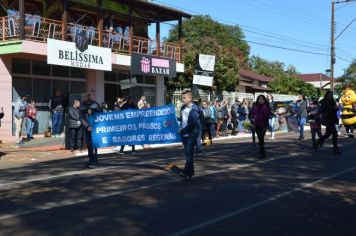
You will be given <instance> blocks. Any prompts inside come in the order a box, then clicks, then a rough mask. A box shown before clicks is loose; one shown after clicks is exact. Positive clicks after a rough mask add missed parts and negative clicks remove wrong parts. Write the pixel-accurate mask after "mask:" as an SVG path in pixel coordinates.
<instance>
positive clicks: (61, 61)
mask: <svg viewBox="0 0 356 236" xmlns="http://www.w3.org/2000/svg"><path fill="white" fill-rule="evenodd" d="M1 8H2V9H1V10H0V12H1V15H2V17H0V91H1V93H0V94H1V98H2V99H1V102H0V103H1V104H0V106H2V107H4V110H5V117H4V118H3V120H2V127H1V129H0V136H2V137H4V138H2V139H3V140H7V139H11V138H12V134H13V129H14V120H13V115H12V114H13V103H14V102H15V101H16V100H17V99H18V98H19V96H21V95H29V97H30V98H31V99H33V100H34V101H35V102H36V103H37V106H38V110H39V112H38V116H37V120H38V123H37V125H36V128H35V130H36V131H37V132H38V133H41V132H43V131H44V129H45V128H46V126H48V121H49V113H50V112H49V108H48V102H49V100H50V98H51V96H53V94H54V92H55V91H56V90H61V91H62V94H63V95H65V97H66V98H67V101H68V102H69V101H71V100H73V99H74V98H80V97H81V94H82V93H84V92H90V93H91V94H92V98H93V99H95V100H96V101H98V102H99V103H102V102H106V103H108V104H109V106H112V105H113V103H114V100H115V99H116V98H117V97H124V96H129V95H130V96H134V97H136V98H139V97H140V96H142V95H145V96H146V97H147V99H148V102H149V103H151V105H154V106H156V105H163V104H164V101H165V85H164V80H165V78H167V77H169V76H174V75H175V73H181V72H184V65H183V64H182V63H181V62H180V61H181V57H180V56H181V46H182V45H181V44H170V43H165V42H161V39H160V23H162V22H165V21H173V20H176V21H178V25H179V29H180V30H179V38H180V39H182V30H181V27H182V18H184V17H186V18H190V17H191V16H190V15H189V14H186V13H184V12H181V11H178V10H175V9H172V8H167V7H165V6H162V5H157V4H153V3H151V2H147V1H141V0H130V1H124V0H105V1H103V0H85V1H84V0H73V1H71V0H52V1H51V0H50V1H42V0H41V1H40V0H26V1H24V0H20V1H2V3H1ZM152 24H155V25H156V38H155V39H150V38H149V37H148V32H147V31H148V25H152ZM134 56H135V57H136V58H141V59H140V60H139V61H137V60H133V57H134ZM143 60H145V61H149V62H150V64H149V65H148V66H149V69H148V71H145V70H138V69H134V68H141V66H143V65H142V63H141V61H143ZM142 68H143V67H142Z"/></svg>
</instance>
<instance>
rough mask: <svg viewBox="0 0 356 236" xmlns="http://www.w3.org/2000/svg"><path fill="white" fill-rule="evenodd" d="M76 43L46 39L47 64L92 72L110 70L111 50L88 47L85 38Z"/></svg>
mask: <svg viewBox="0 0 356 236" xmlns="http://www.w3.org/2000/svg"><path fill="white" fill-rule="evenodd" d="M78 39H80V38H79V37H77V38H76V42H75V43H73V42H66V41H60V40H55V39H47V63H48V64H53V65H61V66H69V67H78V68H84V69H94V70H105V71H111V70H112V58H111V50H110V49H109V48H102V47H95V46H91V45H88V41H87V40H86V37H82V38H81V39H82V40H78Z"/></svg>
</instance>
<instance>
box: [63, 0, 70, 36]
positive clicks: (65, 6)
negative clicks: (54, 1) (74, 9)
mask: <svg viewBox="0 0 356 236" xmlns="http://www.w3.org/2000/svg"><path fill="white" fill-rule="evenodd" d="M68 15H69V2H68V0H63V14H62V40H63V41H66V40H67V24H68Z"/></svg>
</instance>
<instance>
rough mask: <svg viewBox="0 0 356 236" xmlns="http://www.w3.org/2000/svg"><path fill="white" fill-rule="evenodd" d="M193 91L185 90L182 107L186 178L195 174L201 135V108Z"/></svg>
mask: <svg viewBox="0 0 356 236" xmlns="http://www.w3.org/2000/svg"><path fill="white" fill-rule="evenodd" d="M192 97H193V95H192V92H191V91H190V90H186V91H183V93H182V100H183V104H184V105H183V107H182V108H181V126H182V127H181V129H180V134H181V136H182V141H183V146H184V156H185V161H186V162H185V167H184V171H183V172H182V173H181V175H182V176H183V177H184V178H191V177H193V176H194V174H195V173H194V160H193V156H194V147H195V145H196V141H197V137H199V108H198V107H197V106H196V105H195V104H194V103H193V101H192Z"/></svg>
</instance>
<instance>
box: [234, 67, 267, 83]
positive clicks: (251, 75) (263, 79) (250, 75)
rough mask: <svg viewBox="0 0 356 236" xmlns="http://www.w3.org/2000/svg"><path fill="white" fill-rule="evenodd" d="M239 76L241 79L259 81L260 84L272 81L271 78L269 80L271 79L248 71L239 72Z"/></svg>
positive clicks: (241, 70)
mask: <svg viewBox="0 0 356 236" xmlns="http://www.w3.org/2000/svg"><path fill="white" fill-rule="evenodd" d="M239 75H240V76H241V77H246V78H248V79H252V80H257V81H261V82H271V81H272V80H273V78H271V77H268V76H265V75H260V74H257V73H256V72H253V71H249V70H243V69H240V70H239Z"/></svg>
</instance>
